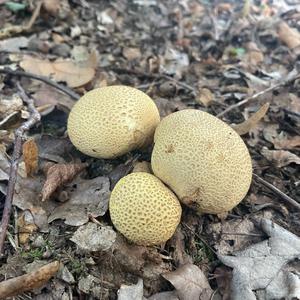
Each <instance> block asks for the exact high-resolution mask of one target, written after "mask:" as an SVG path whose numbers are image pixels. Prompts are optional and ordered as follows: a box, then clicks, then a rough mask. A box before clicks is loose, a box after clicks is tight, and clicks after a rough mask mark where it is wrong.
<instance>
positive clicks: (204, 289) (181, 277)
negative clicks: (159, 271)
mask: <svg viewBox="0 0 300 300" xmlns="http://www.w3.org/2000/svg"><path fill="white" fill-rule="evenodd" d="M163 277H164V278H166V279H167V280H168V281H170V282H171V283H172V285H173V286H174V287H175V288H176V291H177V294H178V297H179V299H180V300H190V299H203V300H209V299H210V297H211V294H212V293H213V290H212V289H211V287H210V285H209V283H208V281H207V279H206V277H205V275H204V274H203V272H202V271H201V270H200V269H199V268H198V267H197V266H196V265H193V264H186V265H184V266H182V267H180V268H179V269H177V270H176V271H174V272H170V273H167V274H164V275H163Z"/></svg>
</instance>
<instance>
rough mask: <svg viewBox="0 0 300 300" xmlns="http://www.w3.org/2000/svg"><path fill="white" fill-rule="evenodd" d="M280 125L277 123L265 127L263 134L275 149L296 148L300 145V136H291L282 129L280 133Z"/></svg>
mask: <svg viewBox="0 0 300 300" xmlns="http://www.w3.org/2000/svg"><path fill="white" fill-rule="evenodd" d="M278 128H279V126H278V125H277V124H275V125H270V126H267V127H265V128H264V130H263V135H264V138H265V139H266V140H267V141H269V142H271V143H272V144H273V145H274V147H275V149H284V150H289V149H294V148H299V147H300V136H299V135H296V136H293V137H291V136H289V135H288V134H287V133H286V132H284V131H281V132H280V133H278V132H277V130H278Z"/></svg>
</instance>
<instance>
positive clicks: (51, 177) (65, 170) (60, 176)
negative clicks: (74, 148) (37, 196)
mask: <svg viewBox="0 0 300 300" xmlns="http://www.w3.org/2000/svg"><path fill="white" fill-rule="evenodd" d="M86 166H87V164H81V163H79V164H51V163H49V164H47V167H46V170H45V173H46V177H47V178H46V181H45V183H44V186H43V189H42V201H45V200H48V199H49V198H50V197H51V195H52V194H53V193H54V192H55V191H56V190H57V189H58V188H59V187H61V186H63V185H64V184H66V183H68V182H70V181H71V180H73V179H74V177H75V176H76V175H78V174H79V173H80V172H81V171H82V170H84V169H85V168H86Z"/></svg>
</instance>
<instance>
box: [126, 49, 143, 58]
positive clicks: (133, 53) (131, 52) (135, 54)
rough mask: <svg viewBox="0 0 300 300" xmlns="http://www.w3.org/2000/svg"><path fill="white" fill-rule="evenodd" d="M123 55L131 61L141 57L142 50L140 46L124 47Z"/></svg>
mask: <svg viewBox="0 0 300 300" xmlns="http://www.w3.org/2000/svg"><path fill="white" fill-rule="evenodd" d="M123 56H124V57H125V58H127V59H128V60H129V61H130V60H134V59H137V58H140V57H141V50H140V49H139V48H127V47H125V48H124V49H123Z"/></svg>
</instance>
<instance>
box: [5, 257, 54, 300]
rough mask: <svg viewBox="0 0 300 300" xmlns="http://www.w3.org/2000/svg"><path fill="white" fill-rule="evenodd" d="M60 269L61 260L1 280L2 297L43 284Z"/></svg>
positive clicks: (14, 294)
mask: <svg viewBox="0 0 300 300" xmlns="http://www.w3.org/2000/svg"><path fill="white" fill-rule="evenodd" d="M58 269H59V262H58V261H55V262H52V263H49V264H47V265H45V266H43V267H41V268H39V269H38V270H37V271H34V272H31V273H29V274H26V275H22V276H18V277H15V278H11V279H8V280H5V281H2V282H0V299H6V298H8V297H13V296H16V295H19V294H22V293H24V292H25V291H30V290H33V289H36V288H39V287H41V286H43V285H44V284H45V283H47V282H48V281H49V280H50V278H51V277H53V276H54V275H55V274H56V273H57V271H58Z"/></svg>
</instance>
